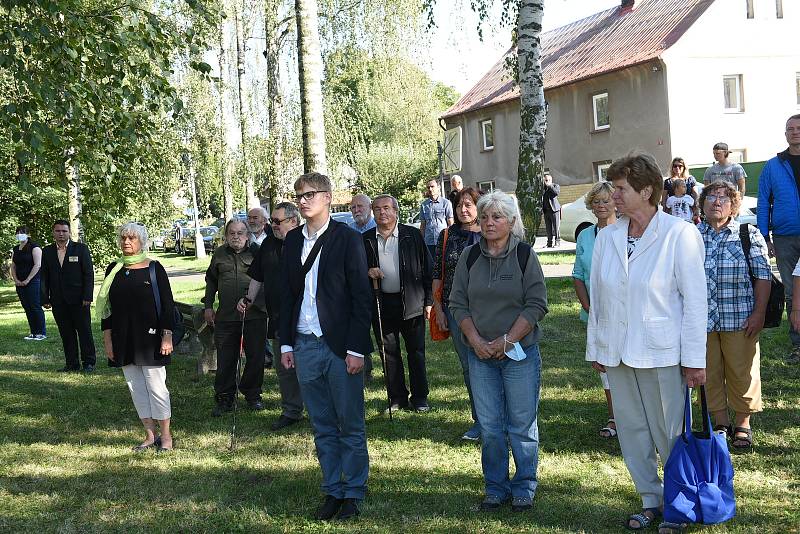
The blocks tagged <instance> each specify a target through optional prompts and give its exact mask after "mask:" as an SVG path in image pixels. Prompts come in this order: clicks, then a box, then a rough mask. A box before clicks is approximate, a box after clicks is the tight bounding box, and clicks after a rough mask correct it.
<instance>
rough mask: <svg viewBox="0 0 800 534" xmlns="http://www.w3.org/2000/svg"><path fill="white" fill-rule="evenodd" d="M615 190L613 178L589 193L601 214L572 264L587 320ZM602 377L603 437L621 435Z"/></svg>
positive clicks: (585, 234)
mask: <svg viewBox="0 0 800 534" xmlns="http://www.w3.org/2000/svg"><path fill="white" fill-rule="evenodd" d="M613 192H614V186H612V185H611V182H597V183H596V184H594V185H593V186H592V188H591V189H590V190H589V192H588V193H586V209H588V210H591V212H592V213H594V216H595V217H597V224H593V225H591V226H590V227H589V228H585V229H584V230H583V231H582V232H581V233H580V234H578V241H577V243H576V244H575V265H574V266H573V267H572V283H573V284H574V285H575V294H576V295H577V296H578V302H580V303H581V315H580V317H581V321H583V322H584V323H585V322H587V321H588V320H589V275H590V273H591V272H592V253H593V252H594V242H595V239H597V233H598V232H599V231H600V230H601V229H603V228H605V227H606V226H608V225H609V224H614V223H615V222H617V214H616V212H615V209H614V199H612V198H611V194H612V193H613ZM600 380H601V382H602V383H603V391H604V392H605V395H606V406H607V407H608V421H607V422H606V426H604V427H603V428H601V429H600V437H601V438H613V437H615V436H616V435H617V422H616V420H615V419H614V405H613V404H612V402H611V391H610V390H609V387H608V377H606V374H605V373H600Z"/></svg>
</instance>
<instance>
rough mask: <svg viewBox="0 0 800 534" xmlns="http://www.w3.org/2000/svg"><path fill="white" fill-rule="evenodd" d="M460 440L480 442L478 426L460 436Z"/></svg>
mask: <svg viewBox="0 0 800 534" xmlns="http://www.w3.org/2000/svg"><path fill="white" fill-rule="evenodd" d="M461 439H463V440H464V441H480V440H481V429H480V427H479V426H478V425H473V427H472V428H470V429H469V430H467V431H466V432H464V435H463V436H461Z"/></svg>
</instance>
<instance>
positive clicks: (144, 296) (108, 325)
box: [97, 223, 174, 452]
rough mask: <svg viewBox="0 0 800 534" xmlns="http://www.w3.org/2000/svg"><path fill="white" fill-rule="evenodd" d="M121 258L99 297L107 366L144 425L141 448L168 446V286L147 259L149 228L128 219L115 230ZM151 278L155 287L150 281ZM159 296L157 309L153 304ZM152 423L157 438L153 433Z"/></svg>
mask: <svg viewBox="0 0 800 534" xmlns="http://www.w3.org/2000/svg"><path fill="white" fill-rule="evenodd" d="M118 237H119V245H120V248H121V249H122V258H121V259H119V260H117V261H115V262H113V263H112V264H111V265H109V266H108V269H106V278H105V280H104V281H103V285H102V287H101V288H100V294H99V295H98V297H97V311H98V315H99V316H100V318H101V327H102V329H103V344H104V345H105V350H106V355H107V356H108V364H109V365H110V366H111V367H121V368H122V372H123V373H124V374H125V381H126V382H127V383H128V389H129V390H130V392H131V397H132V398H133V404H134V405H135V406H136V412H137V413H138V414H139V419H141V420H142V424H143V425H144V429H145V439H144V441H143V442H142V443H141V444H139V445H137V446H136V447H134V448H133V450H134V451H136V452H141V451H144V450H147V449H149V448H155V449H156V450H157V451H158V452H163V451H168V450H171V449H172V435H171V434H170V429H169V425H170V416H171V408H170V398H169V391H168V390H167V385H166V379H167V371H166V368H165V367H164V366H165V365H167V364H169V363H170V354H171V353H172V329H173V326H174V325H173V308H174V302H173V300H172V289H171V288H170V285H169V279H168V278H167V273H166V271H165V270H164V267H162V266H161V264H160V263H158V262H155V261H153V260H150V259H149V258H148V257H147V253H146V251H147V229H146V228H145V227H144V226H142V225H139V224H136V223H127V224H124V225H122V226H121V227H120V229H119V232H118ZM153 279H155V282H156V285H157V290H156V288H154V287H153V285H152V283H151V281H152V280H153ZM156 293H158V294H159V301H160V308H161V309H160V313H159V310H157V305H156V297H155V295H156ZM156 421H158V426H159V427H160V436H156Z"/></svg>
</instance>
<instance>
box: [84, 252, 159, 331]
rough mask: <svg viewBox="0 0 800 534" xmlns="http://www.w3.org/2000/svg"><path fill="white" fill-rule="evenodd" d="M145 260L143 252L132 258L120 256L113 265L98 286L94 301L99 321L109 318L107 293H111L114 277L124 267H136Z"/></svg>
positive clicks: (109, 309) (109, 304)
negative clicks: (98, 291) (98, 289)
mask: <svg viewBox="0 0 800 534" xmlns="http://www.w3.org/2000/svg"><path fill="white" fill-rule="evenodd" d="M146 259H147V254H145V253H144V252H140V253H139V254H134V255H133V256H122V258H120V259H119V260H117V263H115V264H114V267H112V268H111V272H109V273H108V275H107V276H106V277H105V278H104V279H103V285H101V286H100V293H98V294H97V301H96V305H95V306H96V308H97V309H96V316H97V317H100V319H108V318H109V317H110V316H111V302H109V300H108V293H109V291H111V284H112V282H114V277H115V276H116V275H117V273H118V272H119V270H120V269H122V267H123V266H125V265H136V264H137V263H141V262H143V261H144V260H146Z"/></svg>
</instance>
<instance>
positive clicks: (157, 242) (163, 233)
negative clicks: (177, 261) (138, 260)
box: [150, 228, 172, 251]
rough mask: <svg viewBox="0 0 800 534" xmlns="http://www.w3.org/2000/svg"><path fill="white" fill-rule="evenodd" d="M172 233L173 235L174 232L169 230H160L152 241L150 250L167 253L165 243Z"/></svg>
mask: <svg viewBox="0 0 800 534" xmlns="http://www.w3.org/2000/svg"><path fill="white" fill-rule="evenodd" d="M170 233H172V230H170V229H169V228H164V229H162V230H159V231H158V234H156V235H155V237H153V239H152V240H151V244H150V248H152V249H153V250H164V251H166V250H167V249H166V246H165V244H164V242H165V240H166V238H167V236H168V235H169V234H170Z"/></svg>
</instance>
